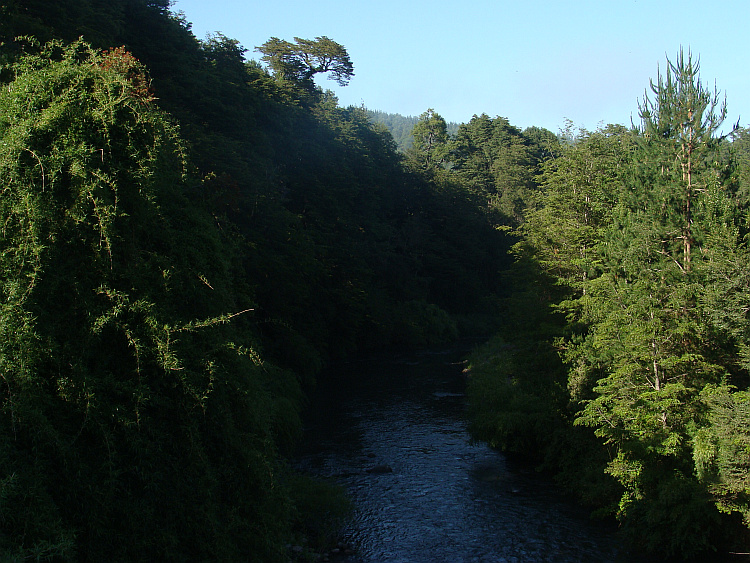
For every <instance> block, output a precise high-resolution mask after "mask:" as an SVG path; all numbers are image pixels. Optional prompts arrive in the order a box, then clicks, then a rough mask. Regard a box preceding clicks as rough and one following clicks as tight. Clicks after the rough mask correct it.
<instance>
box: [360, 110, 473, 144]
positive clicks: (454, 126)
mask: <svg viewBox="0 0 750 563" xmlns="http://www.w3.org/2000/svg"><path fill="white" fill-rule="evenodd" d="M367 116H368V117H369V118H370V120H371V121H372V122H373V123H382V124H383V125H385V126H386V128H387V129H388V130H389V131H390V132H391V135H393V140H394V141H396V145H398V150H399V151H401V152H404V151H405V150H406V149H408V148H409V147H411V144H412V141H413V139H412V136H411V131H412V129H414V126H415V125H416V124H417V122H418V121H419V117H414V116H411V115H409V116H403V115H401V114H400V113H387V112H384V111H378V110H371V109H368V110H367ZM447 125H448V134H449V135H455V134H456V131H458V126H459V124H458V123H453V122H450V123H448V124H447Z"/></svg>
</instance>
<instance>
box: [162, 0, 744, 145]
mask: <svg viewBox="0 0 750 563" xmlns="http://www.w3.org/2000/svg"><path fill="white" fill-rule="evenodd" d="M172 10H173V11H174V12H180V11H181V12H183V13H184V15H185V18H186V20H187V21H188V22H190V23H191V24H192V31H193V33H194V34H195V35H196V37H198V38H199V39H205V38H206V37H207V34H211V33H216V32H220V33H222V34H224V35H225V36H227V37H229V38H231V39H236V40H237V41H239V43H240V44H241V45H242V46H244V47H245V48H246V49H247V50H248V51H247V53H246V56H247V58H249V59H256V60H259V59H260V53H258V52H256V51H255V47H257V46H259V45H262V44H263V43H264V42H265V41H267V40H268V39H269V38H271V37H278V38H280V39H285V40H287V41H294V38H295V37H300V38H303V39H314V38H316V37H321V36H326V37H328V38H330V39H332V40H334V41H336V42H337V43H340V44H341V45H343V46H344V47H345V48H346V50H347V52H348V54H349V57H350V59H351V61H352V63H353V64H354V76H353V77H352V79H351V81H350V82H349V84H348V85H347V86H345V87H341V86H339V85H338V84H337V83H336V82H334V81H332V80H325V79H322V80H318V81H317V83H318V84H319V85H320V86H321V87H323V88H324V89H330V90H332V91H334V92H335V93H336V95H337V97H338V99H339V104H340V105H341V106H350V105H356V106H361V105H364V106H365V107H366V108H368V109H372V110H380V111H385V112H388V113H400V114H402V115H406V116H418V115H420V114H422V113H423V112H425V111H426V110H427V109H433V110H434V111H435V112H437V113H438V114H440V115H441V116H442V117H443V118H444V119H445V120H446V121H448V122H451V121H452V122H457V123H465V122H467V121H469V120H470V119H471V118H472V116H473V115H481V114H482V113H486V114H487V115H489V116H490V117H496V116H502V117H505V118H507V119H508V120H509V121H510V123H511V125H514V126H516V127H519V128H521V129H523V128H526V127H530V126H537V127H544V128H547V129H549V130H550V131H552V132H554V133H558V132H559V131H560V130H561V129H563V128H564V127H565V126H566V123H567V122H568V121H571V122H572V124H573V125H574V126H575V128H585V129H588V130H594V129H596V128H597V127H599V126H601V125H606V124H608V123H619V124H623V125H630V123H631V119H632V120H633V122H635V123H636V124H638V123H639V120H638V103H639V101H642V100H643V97H644V95H645V93H646V91H647V89H648V87H649V81H650V79H655V78H656V77H657V73H658V72H659V70H660V69H661V70H662V72H663V71H664V69H665V65H666V61H667V58H669V59H670V60H672V61H674V60H675V59H676V58H677V54H678V52H679V51H680V48H683V49H684V51H685V52H687V51H688V49H689V50H690V51H691V52H692V54H693V59H694V60H695V59H699V61H700V74H701V82H703V84H704V85H706V86H708V87H709V88H710V89H711V90H712V91H713V89H714V87H716V88H718V90H719V92H720V96H721V98H722V99H723V98H724V96H725V95H726V99H727V108H728V117H727V120H726V121H725V129H728V128H731V124H734V123H736V122H737V121H738V120H739V122H740V125H742V126H748V125H750V32H748V28H749V27H750V2H748V0H722V1H721V2H715V3H709V2H706V1H705V0H703V1H701V2H697V1H694V0H681V1H677V0H557V1H552V0H512V1H507V0H499V1H498V0H495V1H490V0H462V1H461V2H458V1H457V0H451V1H447V0H430V1H423V0H380V1H378V2H362V1H359V0H314V1H313V0H264V1H262V2H248V1H247V0H176V1H174V4H173V6H172Z"/></svg>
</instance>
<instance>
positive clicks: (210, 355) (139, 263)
mask: <svg viewBox="0 0 750 563" xmlns="http://www.w3.org/2000/svg"><path fill="white" fill-rule="evenodd" d="M10 72H11V74H12V76H13V77H14V79H13V81H12V82H10V83H9V84H7V85H5V86H4V88H3V90H2V94H0V108H2V111H1V112H0V113H1V114H2V116H3V117H2V122H0V139H1V144H0V146H1V147H2V152H1V153H0V178H1V179H2V181H1V183H2V186H3V189H2V197H1V198H0V202H1V203H0V213H1V214H2V225H3V227H2V235H3V236H2V252H0V256H1V257H2V258H1V261H0V273H1V275H2V277H1V280H2V285H1V286H0V287H2V292H3V296H2V297H3V299H2V301H3V306H2V309H1V310H0V315H1V316H2V318H0V326H1V327H2V332H1V333H0V345H1V346H2V348H0V374H1V375H2V378H3V390H2V393H3V397H2V410H1V411H0V415H1V418H0V424H2V426H3V431H2V434H3V436H4V440H3V442H2V453H0V473H1V475H2V477H1V479H2V495H3V497H4V498H5V499H7V503H4V504H3V515H4V517H3V519H2V527H3V535H2V538H3V545H2V549H3V550H4V553H5V554H6V555H7V556H9V557H14V556H23V557H24V558H26V557H37V556H40V557H41V556H52V555H58V556H61V557H64V558H66V559H68V558H74V556H75V557H76V558H81V559H102V558H111V557H112V554H114V553H117V554H118V556H119V557H120V558H122V559H124V560H128V559H129V560H133V559H142V558H145V557H147V556H148V557H157V558H160V559H184V558H194V557H219V558H224V559H236V558H238V557H242V556H241V555H240V554H247V553H255V554H265V555H264V557H265V558H266V559H268V560H272V559H273V558H274V557H276V555H277V554H278V553H279V551H278V550H279V549H280V548H279V546H280V545H282V542H283V539H284V537H285V535H286V534H287V533H288V528H287V526H288V522H289V514H290V512H289V510H290V509H289V502H288V500H287V499H286V498H285V497H284V496H283V495H282V494H281V493H280V492H278V490H277V491H276V492H275V491H274V477H273V474H274V467H275V466H276V465H277V461H276V455H277V454H276V450H275V446H274V442H275V441H276V440H279V441H280V437H281V435H282V433H285V432H288V430H286V429H285V427H289V426H290V425H291V426H294V420H292V421H291V422H285V420H287V419H289V415H288V414H286V413H289V412H295V411H296V406H295V405H294V404H293V403H294V401H295V393H298V391H297V392H295V388H296V384H295V383H294V382H293V380H291V381H289V377H288V374H285V373H284V372H281V371H280V370H276V369H272V368H271V367H270V366H264V364H263V362H262V361H261V360H260V359H259V357H258V355H257V354H256V353H255V352H253V350H252V339H251V338H252V337H251V335H250V333H249V332H247V330H242V329H241V326H242V325H243V322H242V320H241V319H234V320H232V322H231V323H230V322H229V321H230V318H231V317H233V316H235V315H236V312H238V311H241V310H244V309H249V308H250V307H249V306H248V305H251V304H250V303H248V302H247V301H246V302H244V303H241V302H240V303H238V302H237V301H235V299H236V298H237V297H241V295H239V294H237V293H235V292H233V291H232V283H233V282H232V277H231V274H230V272H231V266H230V263H229V260H230V259H231V257H232V255H233V253H234V250H233V248H232V246H231V245H230V244H227V242H225V241H224V240H222V238H221V236H220V233H219V231H217V229H216V227H215V226H214V222H213V221H212V220H211V217H210V215H208V214H207V213H205V212H203V211H202V210H201V209H200V208H198V207H195V206H193V205H191V204H190V203H189V201H188V199H187V197H186V184H187V182H186V180H187V177H186V175H185V156H184V155H185V153H184V149H183V146H182V143H181V141H180V139H179V136H178V134H177V129H176V128H175V126H174V125H172V124H171V123H170V121H169V120H168V119H167V117H166V116H165V115H164V114H163V113H162V112H160V111H159V110H158V109H157V108H156V107H155V106H154V103H153V97H152V95H151V93H150V90H149V88H148V79H147V78H146V75H145V73H144V70H143V68H142V67H141V66H140V65H139V64H138V63H137V62H136V61H135V59H134V58H133V57H132V56H130V55H129V54H128V53H127V52H125V51H124V50H114V51H111V52H108V53H104V54H99V53H97V52H94V51H91V50H90V49H89V48H88V47H87V46H86V45H85V44H83V43H81V42H77V43H74V44H73V45H71V46H70V47H63V46H62V45H61V44H59V43H51V44H49V45H47V46H46V47H44V48H43V49H41V50H40V51H39V53H38V54H36V55H29V56H27V57H25V58H23V59H21V60H19V62H18V63H16V64H14V65H13V66H12V67H11V68H10ZM233 312H234V313H233ZM229 313H233V314H229ZM234 325H239V326H234ZM233 342H235V343H236V342H243V344H242V345H239V344H233ZM285 380H286V381H289V383H288V384H287V388H286V389H284V390H283V394H282V393H279V392H278V390H277V389H275V387H278V386H280V385H282V383H281V382H283V381H285ZM276 397H283V400H279V399H277V398H276ZM297 397H298V396H297ZM262 522H275V523H276V524H275V525H274V526H268V525H267V524H261V523H262Z"/></svg>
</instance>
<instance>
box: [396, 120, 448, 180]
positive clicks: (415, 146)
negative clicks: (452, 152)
mask: <svg viewBox="0 0 750 563" xmlns="http://www.w3.org/2000/svg"><path fill="white" fill-rule="evenodd" d="M411 135H412V138H413V143H412V146H411V148H410V149H409V151H407V153H406V154H407V157H408V159H409V161H411V166H413V167H414V168H415V169H416V170H420V171H423V172H425V171H429V172H431V173H434V172H435V171H436V170H437V169H438V168H439V167H441V166H443V165H445V164H446V162H447V159H448V125H447V124H446V123H445V119H443V118H442V117H441V116H440V115H439V114H437V113H435V111H434V110H432V109H428V110H427V111H426V112H424V113H423V114H422V115H420V116H419V120H418V121H417V123H416V125H415V126H414V128H413V129H412V132H411Z"/></svg>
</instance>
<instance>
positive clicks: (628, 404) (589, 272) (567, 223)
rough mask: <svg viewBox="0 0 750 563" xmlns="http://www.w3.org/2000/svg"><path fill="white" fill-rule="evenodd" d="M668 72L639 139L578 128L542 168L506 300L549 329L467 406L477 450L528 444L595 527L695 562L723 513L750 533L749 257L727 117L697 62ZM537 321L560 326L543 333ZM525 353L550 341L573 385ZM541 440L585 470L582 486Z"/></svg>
mask: <svg viewBox="0 0 750 563" xmlns="http://www.w3.org/2000/svg"><path fill="white" fill-rule="evenodd" d="M667 67H668V70H667V73H666V76H661V75H660V76H659V77H658V79H657V80H656V81H655V82H652V84H651V94H652V96H653V98H651V97H649V96H648V95H647V96H646V97H645V99H644V101H643V104H641V106H640V116H641V118H642V128H641V129H639V130H635V129H634V130H627V129H625V128H622V127H614V126H609V127H607V128H606V129H603V130H599V131H596V132H594V133H588V132H585V131H584V132H580V133H579V134H574V133H573V132H572V131H570V130H569V131H568V133H567V134H566V135H564V137H565V139H566V142H564V143H563V144H562V145H561V146H560V147H558V148H557V149H556V151H555V156H554V158H552V159H551V160H548V161H547V162H546V163H545V164H543V166H542V168H543V173H542V175H541V177H540V180H541V188H542V191H541V193H539V194H538V196H537V197H535V198H534V199H533V201H534V206H533V208H532V209H530V210H528V211H527V212H526V214H525V222H524V223H523V225H522V226H521V229H520V232H521V234H522V235H523V239H522V240H521V241H520V242H519V243H518V244H517V245H516V247H515V248H514V251H515V252H516V255H517V256H518V258H519V261H518V263H517V267H516V269H515V270H514V271H513V275H514V276H515V279H516V280H517V283H518V285H519V286H521V287H523V288H524V289H523V290H521V291H519V292H517V295H516V296H514V297H513V301H511V302H513V303H522V304H523V307H524V309H523V310H524V311H528V312H529V318H534V319H539V320H538V321H537V322H538V323H539V328H537V329H531V330H525V331H519V330H518V329H517V328H514V329H511V330H515V331H516V332H517V333H518V335H517V336H515V337H514V338H512V339H508V345H507V346H506V349H505V350H503V349H502V348H498V347H497V346H495V347H494V348H493V350H494V351H495V352H496V353H498V354H499V357H500V361H499V362H498V364H497V365H496V366H494V367H493V368H491V369H490V370H489V373H490V375H481V376H480V377H479V378H477V380H476V381H472V386H473V387H475V390H474V391H473V393H472V397H473V399H472V401H473V404H474V406H473V412H474V417H475V418H474V421H475V422H474V431H475V432H476V434H477V435H479V436H480V437H485V438H487V439H490V440H491V441H494V442H495V443H496V444H498V445H500V446H502V447H506V448H509V449H511V450H512V449H520V448H521V447H522V446H521V445H520V444H522V443H532V444H535V445H536V446H537V447H538V448H539V450H540V454H539V456H540V457H543V456H546V462H547V463H546V464H545V465H544V466H545V467H555V468H556V469H557V471H558V472H559V478H560V480H561V481H562V482H564V483H566V484H568V485H569V486H572V487H573V488H574V489H577V490H578V492H579V493H580V492H581V491H582V490H583V491H585V492H584V493H583V494H582V495H581V496H583V497H586V498H587V500H592V499H593V498H595V495H594V494H592V493H593V492H594V491H596V492H597V494H602V498H601V499H600V503H599V508H600V513H606V512H610V513H613V514H615V515H616V516H617V517H618V519H619V520H620V521H621V523H622V529H623V531H624V532H625V533H626V534H627V535H628V536H629V539H630V541H631V542H632V543H633V544H634V545H637V546H640V547H642V548H643V549H644V550H646V551H651V552H658V553H661V554H664V555H667V556H678V557H690V556H694V555H696V554H701V553H706V552H710V551H712V550H713V549H715V548H716V547H717V545H719V542H725V541H726V540H727V537H728V536H729V535H732V534H729V533H727V534H725V533H724V532H725V531H726V530H728V529H732V530H736V529H735V528H734V527H733V522H734V520H732V519H728V518H726V517H725V516H723V515H722V514H721V512H725V513H739V514H741V515H742V516H743V517H745V518H746V517H747V503H746V496H747V489H746V483H745V481H746V477H747V467H746V465H747V464H746V463H745V462H746V457H747V452H746V451H745V449H746V448H745V446H746V444H745V441H746V440H745V438H746V437H745V436H744V434H745V428H744V426H745V425H744V422H743V420H744V419H743V417H744V415H745V413H744V402H746V401H745V399H746V398H745V396H744V390H745V389H747V384H748V377H747V365H748V364H747V347H746V346H747V307H746V306H745V304H746V302H747V288H746V285H747V283H746V282H747V275H746V273H747V272H746V267H745V265H746V263H747V247H746V243H745V241H744V240H743V232H744V230H745V229H746V226H745V224H744V223H743V221H742V217H741V213H740V206H741V205H744V200H743V196H742V195H741V194H742V193H743V185H742V181H743V180H742V175H741V174H737V173H736V172H735V168H734V161H733V156H734V155H735V154H741V152H739V151H734V152H733V151H730V150H729V149H728V147H727V145H726V140H725V139H724V138H722V137H718V136H717V131H718V129H719V127H720V125H721V122H722V120H723V118H724V116H725V114H726V110H725V105H724V104H722V103H720V100H719V98H718V94H717V93H716V92H714V93H713V94H712V93H710V92H708V91H707V90H706V89H705V88H704V87H703V86H702V85H701V83H700V79H699V76H698V65H697V64H696V63H693V61H692V59H691V56H690V55H687V56H684V55H683V54H682V53H680V54H679V55H678V58H677V62H676V63H674V64H673V63H671V62H669V61H668V63H667ZM485 121H487V120H485ZM483 125H484V127H483V128H482V129H481V130H483V131H484V130H486V131H489V127H488V126H489V122H486V123H484V124H483ZM735 137H736V138H738V139H739V138H740V134H739V133H737V134H736V135H735ZM737 149H740V150H741V145H738V146H737ZM463 166H465V165H463ZM487 168H488V167H487V166H485V169H484V176H483V177H484V178H485V180H484V182H487V181H488V179H489V178H491V176H490V174H489V172H488V170H487ZM473 169H474V170H477V171H478V170H481V169H480V168H479V167H476V166H475V167H474V168H473ZM475 177H476V178H481V177H482V176H479V175H476V176H475ZM535 272H536V273H535ZM545 307H548V308H549V309H550V310H551V311H553V312H555V313H557V319H558V320H560V319H562V315H560V313H562V314H564V315H565V324H564V326H558V328H557V331H555V330H552V331H550V328H552V327H554V326H555V325H554V323H551V322H549V321H550V320H551V319H553V318H555V317H554V316H550V311H547V312H546V313H545V311H544V308H545ZM510 319H511V321H512V323H513V326H514V327H517V326H529V325H527V324H524V319H523V317H522V315H515V316H511V317H510ZM527 342H537V343H547V344H549V343H550V342H554V344H555V345H556V346H557V348H558V350H559V353H560V358H561V359H562V360H563V361H564V362H565V364H566V369H565V370H560V371H556V370H555V369H554V368H552V369H551V370H550V371H553V372H557V373H558V376H557V377H556V378H550V379H547V380H545V378H544V377H540V375H539V374H538V373H537V372H536V371H535V370H534V368H533V366H534V362H533V355H532V354H524V355H523V356H522V357H523V360H522V361H521V362H519V361H517V360H516V355H517V354H518V351H519V350H524V349H525V346H526V344H525V343H527ZM519 343H520V345H519ZM548 369H549V368H548ZM558 369H559V368H558ZM566 372H567V373H566ZM480 373H481V370H480ZM560 373H562V374H563V375H560ZM728 382H732V383H733V384H735V385H740V386H742V387H741V389H743V390H742V391H739V392H735V391H733V390H732V388H730V387H728V386H727V383H728ZM555 392H557V393H561V395H559V396H557V397H558V398H557V399H556V400H554V401H549V400H548V399H545V398H547V397H555V396H556V395H555ZM554 414H557V415H559V418H558V419H557V420H554V418H553V416H552V415H554ZM545 416H546V417H547V420H551V421H552V422H550V423H548V424H547V425H546V427H545V426H543V427H542V428H540V427H539V423H538V421H540V420H545ZM519 421H521V422H520V423H519ZM730 421H731V422H730ZM571 424H573V425H574V426H571ZM579 431H580V432H579ZM545 436H555V437H556V438H557V440H558V441H559V442H560V443H562V444H565V446H564V447H565V448H569V449H570V451H572V452H578V454H577V455H579V456H581V455H585V456H587V457H588V459H589V463H587V464H586V467H585V468H583V467H582V468H581V469H580V470H579V471H578V473H579V475H576V474H575V473H576V470H575V468H574V465H573V464H571V457H570V453H568V454H567V455H566V453H565V452H563V451H561V450H562V448H556V447H555V446H554V445H550V444H549V441H545V440H544V438H545ZM581 452H585V453H583V454H582V453H581ZM571 469H572V470H571ZM597 471H598V472H599V475H600V477H599V478H595V477H594V478H592V476H594V475H595V474H596V472H597ZM602 473H604V475H605V476H606V478H607V479H609V483H607V481H606V479H605V480H602V478H601V476H602ZM582 476H586V480H584V479H583V478H582ZM588 479H591V480H590V481H587V480H588ZM618 497H619V499H618ZM734 535H735V537H737V536H736V534H734ZM724 545H726V544H724Z"/></svg>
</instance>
